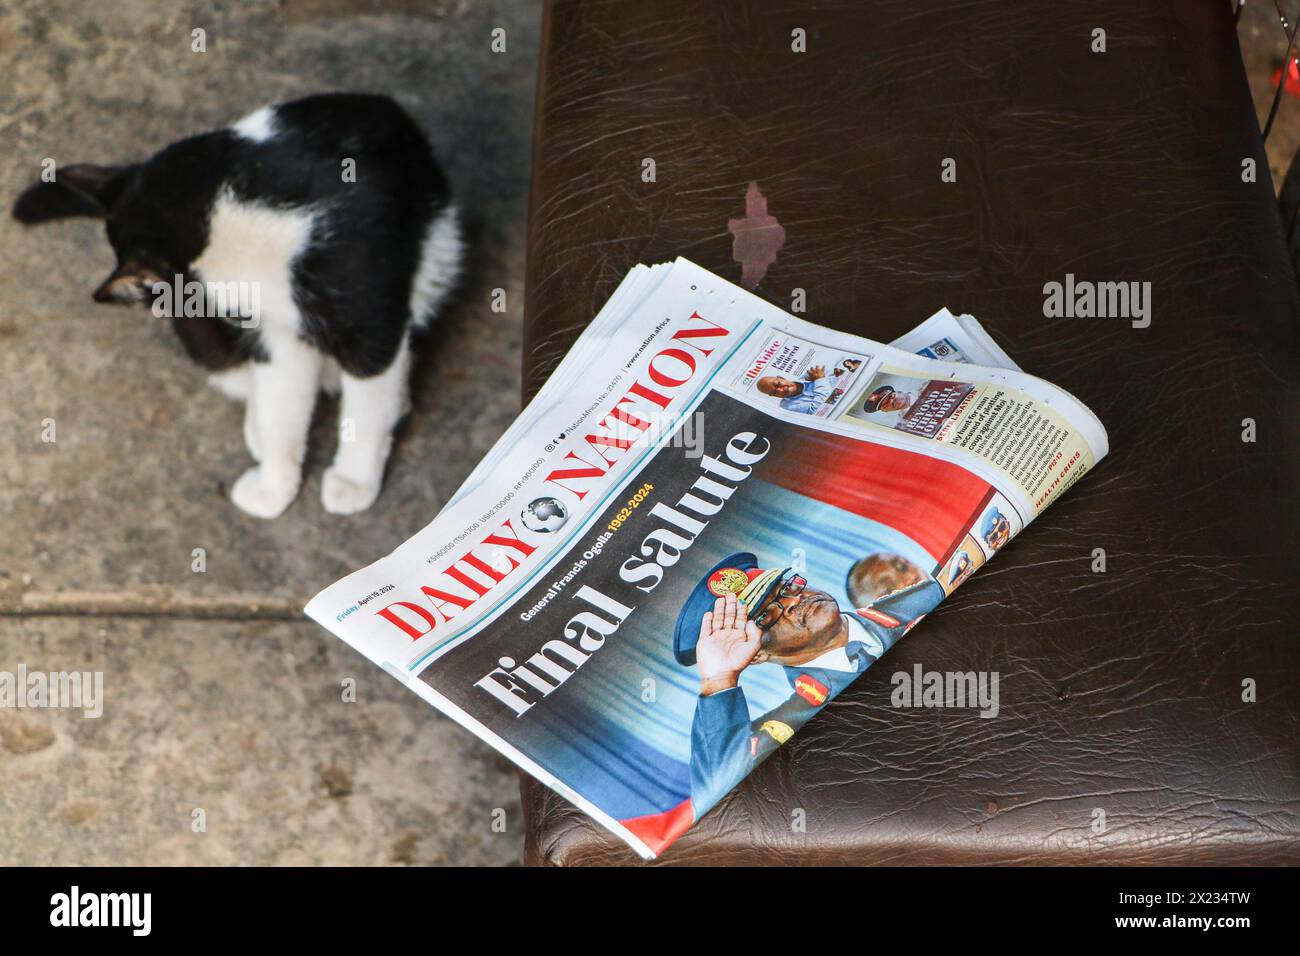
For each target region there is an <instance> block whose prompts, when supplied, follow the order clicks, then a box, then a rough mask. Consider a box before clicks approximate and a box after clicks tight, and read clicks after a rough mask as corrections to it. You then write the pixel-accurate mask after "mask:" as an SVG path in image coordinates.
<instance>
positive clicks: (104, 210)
mask: <svg viewBox="0 0 1300 956" xmlns="http://www.w3.org/2000/svg"><path fill="white" fill-rule="evenodd" d="M134 170H135V167H134V166H96V165H94V164H92V163H76V164H75V165H72V166H64V167H63V168H61V169H56V170H55V173H54V176H55V178H54V181H53V182H44V181H42V182H39V183H36V184H35V185H32V186H29V187H27V189H25V190H23V193H22V195H20V196H19V197H18V200H17V201H16V202H15V203H14V208H13V216H14V218H15V219H17V220H18V221H19V222H24V223H29V224H30V223H37V222H49V221H50V220H52V219H66V218H68V217H69V216H94V217H97V218H101V219H102V218H103V217H104V216H106V215H107V214H108V210H109V209H110V208H112V206H113V203H114V202H115V201H116V200H117V197H118V196H120V195H121V193H122V189H123V188H124V187H125V186H126V183H127V180H128V179H129V177H130V176H131V173H132V172H134Z"/></svg>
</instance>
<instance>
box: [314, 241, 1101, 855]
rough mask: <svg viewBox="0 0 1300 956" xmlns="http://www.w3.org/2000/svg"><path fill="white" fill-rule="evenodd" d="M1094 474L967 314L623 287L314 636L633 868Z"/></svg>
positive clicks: (658, 284) (693, 275)
mask: <svg viewBox="0 0 1300 956" xmlns="http://www.w3.org/2000/svg"><path fill="white" fill-rule="evenodd" d="M1106 451H1107V438H1106V431H1105V429H1104V428H1103V427H1102V425H1101V423H1100V422H1099V421H1098V420H1097V418H1096V417H1095V416H1094V415H1093V414H1092V413H1091V412H1090V411H1089V410H1088V409H1087V408H1086V407H1085V406H1084V405H1083V404H1082V403H1080V402H1079V401H1078V400H1077V399H1075V398H1074V397H1073V396H1071V395H1069V394H1068V393H1066V392H1064V391H1062V390H1061V389H1059V388H1057V387H1056V386H1054V385H1051V384H1050V383H1048V382H1045V381H1043V380H1042V379H1038V378H1035V377H1033V376H1031V375H1027V374H1025V373H1024V372H1021V371H1020V370H1019V368H1017V367H1016V365H1015V364H1014V363H1013V362H1012V361H1011V359H1010V358H1009V357H1008V356H1007V355H1006V354H1005V353H1003V352H1002V351H1001V350H1000V349H999V348H998V347H997V346H996V345H995V344H994V342H993V340H992V339H991V338H990V337H989V336H988V335H987V334H986V333H985V332H984V330H983V329H982V328H981V327H980V325H979V323H978V322H977V321H975V320H974V319H973V318H971V317H969V316H960V317H959V316H954V315H952V314H950V313H948V312H947V311H942V312H939V313H938V314H936V315H935V316H932V317H931V318H930V319H928V320H927V321H926V322H924V323H922V324H921V325H920V326H918V327H917V328H916V329H914V330H913V331H912V332H910V333H908V334H907V335H905V336H904V337H903V338H902V339H899V340H897V341H896V342H894V343H893V344H892V345H885V344H881V343H878V342H873V341H870V340H868V339H863V338H859V337H857V336H853V335H847V334H844V333H841V332H835V331H832V330H830V329H827V328H823V327H821V326H817V325H813V324H811V323H809V322H805V321H802V320H800V319H797V318H795V317H794V316H791V315H789V314H787V313H785V312H783V311H781V310H780V309H778V308H776V307H775V306H773V305H771V304H770V303H767V302H765V301H763V300H762V299H759V298H757V297H756V296H754V295H751V294H750V293H748V292H745V291H744V290H742V289H740V288H738V287H737V286H734V285H732V284H731V283H729V282H726V281H725V280H723V279H720V278H718V277H717V276H715V275H713V274H712V273H709V272H707V271H705V270H704V269H701V268H700V267H698V266H696V265H694V264H693V263H691V262H688V261H687V260H685V259H678V260H677V261H676V262H673V263H670V264H662V265H657V266H650V267H647V266H637V267H636V268H635V269H633V270H632V271H631V272H630V273H629V274H628V275H627V277H626V278H625V279H624V281H623V282H622V284H620V285H619V287H618V289H617V290H615V292H614V295H613V296H612V297H611V298H610V300H609V301H608V302H607V303H606V305H605V307H604V308H603V309H601V311H600V313H599V314H598V315H597V316H596V317H595V319H594V320H593V321H592V323H591V324H590V326H589V327H588V328H587V330H586V331H585V332H584V333H583V335H582V336H581V337H580V338H579V340H578V342H577V343H576V344H575V345H574V347H573V349H572V350H571V351H570V352H569V354H568V355H567V356H566V357H565V359H564V360H563V362H561V363H560V365H559V367H558V368H557V369H556V370H555V372H554V374H553V375H552V376H551V378H550V379H549V380H548V381H547V383H546V385H545V386H544V387H543V388H542V390H541V391H540V392H539V393H538V395H537V397H536V398H535V399H534V400H533V401H532V402H531V403H530V404H529V405H528V407H527V408H526V409H525V410H524V412H523V413H522V414H521V415H520V417H519V419H518V420H517V421H516V422H515V424H514V425H513V426H512V427H511V428H510V429H509V431H508V432H507V433H506V434H505V435H504V436H503V437H502V438H501V440H500V441H499V442H498V443H497V444H496V445H495V446H494V447H493V449H492V450H491V451H490V452H489V453H488V455H487V456H486V457H485V459H484V460H483V462H482V464H481V465H480V466H479V467H478V468H477V469H475V471H474V472H473V473H472V474H471V475H470V476H469V478H468V479H467V480H466V481H465V484H464V485H463V486H462V487H461V489H460V490H459V491H457V492H456V494H455V495H454V496H453V498H452V499H451V500H450V501H449V503H448V504H447V506H446V507H445V508H444V509H443V511H442V512H441V513H440V514H439V515H438V516H437V517H436V518H435V519H434V520H433V521H432V522H431V523H430V524H429V525H428V526H426V527H425V528H424V529H423V530H421V531H419V532H418V533H416V534H415V535H414V536H413V537H412V538H411V539H410V540H408V541H407V542H406V543H404V544H403V545H401V546H400V547H399V548H397V550H395V551H394V552H393V553H392V554H390V555H388V557H386V558H383V559H381V560H379V561H377V562H376V563H374V564H372V565H370V566H369V567H366V568H363V569H362V570H360V571H357V572H356V573H354V574H350V575H348V576H347V577H346V578H344V579H343V580H341V581H339V582H337V583H336V584H334V585H332V586H330V587H328V588H326V589H325V590H324V591H322V592H321V593H320V594H318V595H317V596H316V597H315V598H313V599H312V601H311V603H310V604H308V606H307V613H308V614H309V615H310V616H311V617H312V618H314V619H315V620H317V621H319V622H320V623H321V624H322V625H324V626H325V627H327V628H328V629H330V630H331V631H333V632H334V633H335V634H337V635H338V636H339V637H341V638H343V640H345V641H347V642H348V643H349V644H351V645H352V646H353V647H354V648H356V649H357V650H359V651H360V652H361V653H362V654H364V655H365V656H366V657H368V658H370V659H371V660H372V661H374V662H375V663H376V664H378V665H379V666H380V667H383V668H384V669H385V670H387V671H388V672H389V673H391V674H392V675H393V676H395V677H396V678H398V679H399V680H401V681H402V682H404V683H405V684H406V685H407V686H408V687H410V688H411V689H412V690H414V691H415V692H416V693H418V694H419V695H420V696H421V697H423V698H424V699H425V700H426V701H428V702H429V703H430V704H432V705H433V706H434V707H436V708H437V709H438V710H440V711H442V712H443V713H445V714H447V715H449V716H450V717H452V718H453V719H455V720H456V721H457V722H458V723H460V724H461V725H462V726H464V727H465V728H467V729H468V730H470V731H471V732H473V733H475V734H477V735H478V736H479V737H481V738H482V739H484V740H486V741H487V742H488V743H489V744H491V745H492V746H493V747H495V748H496V749H498V750H500V751H501V752H502V753H504V754H505V755H506V756H507V757H509V758H510V759H511V760H513V761H514V762H515V763H517V764H518V765H519V766H520V767H522V768H524V769H525V770H527V771H528V772H529V773H531V774H532V775H533V776H535V777H537V778H538V779H539V780H541V781H543V782H545V783H546V784H547V785H548V786H550V787H552V788H553V789H555V790H556V791H557V792H559V793H560V794H562V795H563V796H565V797H566V798H568V799H569V800H571V801H573V802H574V803H575V804H577V805H578V806H579V807H581V808H582V809H583V810H584V811H586V812H587V813H588V814H590V815H591V816H592V817H594V818H595V819H596V820H598V821H599V822H600V823H601V824H603V825H604V826H606V827H608V828H609V829H610V830H611V831H612V832H614V833H615V834H617V835H618V836H619V837H621V838H622V839H624V840H625V841H627V843H628V844H630V845H631V846H632V847H633V848H634V849H635V850H636V851H637V852H638V853H640V854H641V855H642V856H644V857H647V858H650V857H653V856H655V855H657V854H659V853H660V852H662V851H663V849H664V848H665V847H667V846H668V845H669V844H670V843H671V842H672V841H673V840H675V839H676V838H677V837H679V836H681V834H682V833H684V832H685V831H686V830H687V829H688V828H689V827H690V826H691V825H692V824H693V823H694V822H695V821H696V820H698V819H699V818H700V817H701V816H702V815H704V814H705V813H707V812H708V811H709V809H710V808H711V807H713V806H714V805H715V804H716V803H717V802H718V801H719V800H720V799H721V798H722V797H723V796H724V795H725V794H726V793H727V792H728V791H729V790H731V789H732V788H733V787H735V786H736V785H737V784H738V783H739V782H740V781H741V780H742V779H743V778H744V777H745V776H746V775H747V774H748V773H749V772H750V771H751V770H752V769H753V768H754V767H755V766H756V765H757V764H758V763H760V762H761V761H762V760H764V759H765V758H766V757H768V756H769V755H770V754H771V753H772V752H773V751H774V750H775V749H776V748H777V747H779V746H780V745H781V744H783V743H785V742H786V741H787V740H789V739H790V737H791V736H792V735H794V734H795V733H796V732H797V731H798V730H799V728H800V727H802V726H803V725H804V723H806V722H807V721H808V719H809V718H811V717H812V716H813V715H814V714H815V713H816V712H817V711H818V710H820V709H821V708H822V707H824V706H826V704H827V703H828V702H829V701H830V700H832V699H833V698H834V697H835V695H836V694H838V693H839V692H840V691H842V690H843V689H844V688H845V687H847V686H848V685H849V684H850V683H852V682H853V681H854V680H855V679H856V678H857V677H858V675H860V674H861V673H862V672H863V671H864V670H866V669H867V668H868V667H870V666H871V664H872V663H873V662H875V661H876V660H877V659H879V658H880V657H881V655H883V654H884V653H885V652H886V651H888V650H889V648H890V647H892V646H893V645H894V643H895V642H896V641H897V640H898V639H899V638H900V637H902V636H903V635H904V634H906V633H907V632H908V631H910V630H911V629H912V628H913V627H914V626H915V625H916V624H917V623H918V622H920V620H921V619H922V618H923V617H924V616H925V615H926V614H928V613H929V612H930V611H933V610H934V609H935V608H936V607H937V606H938V605H939V604H940V603H941V602H942V601H943V599H944V598H945V597H947V595H949V594H951V593H952V592H953V590H955V589H956V588H957V587H958V586H960V585H961V584H962V583H963V582H964V581H965V580H966V579H967V578H968V577H970V575H971V574H972V573H974V572H975V571H976V570H977V569H978V568H979V567H981V566H982V565H983V564H985V563H986V562H987V561H989V560H991V559H992V558H993V556H994V555H995V554H997V552H998V551H999V550H1000V549H1001V548H1003V547H1005V546H1006V544H1007V542H1008V541H1009V540H1010V539H1011V538H1012V537H1014V536H1015V535H1016V534H1018V533H1019V532H1020V531H1021V530H1022V529H1023V528H1024V527H1025V526H1026V525H1027V524H1029V522H1030V521H1032V520H1033V519H1034V518H1035V517H1036V516H1037V515H1038V514H1040V513H1041V512H1042V511H1043V510H1044V509H1045V508H1046V507H1047V506H1048V505H1050V504H1051V503H1052V502H1053V501H1054V500H1055V499H1056V498H1057V497H1058V496H1059V495H1061V494H1063V493H1064V492H1065V491H1066V490H1067V489H1068V488H1069V487H1070V486H1071V485H1073V484H1074V483H1075V482H1076V481H1078V480H1079V478H1081V477H1082V476H1083V475H1084V474H1085V473H1086V472H1087V471H1088V470H1089V469H1090V468H1092V467H1093V466H1094V465H1095V464H1096V463H1097V462H1098V461H1099V460H1100V459H1101V458H1102V457H1103V456H1104V455H1105V454H1106Z"/></svg>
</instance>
